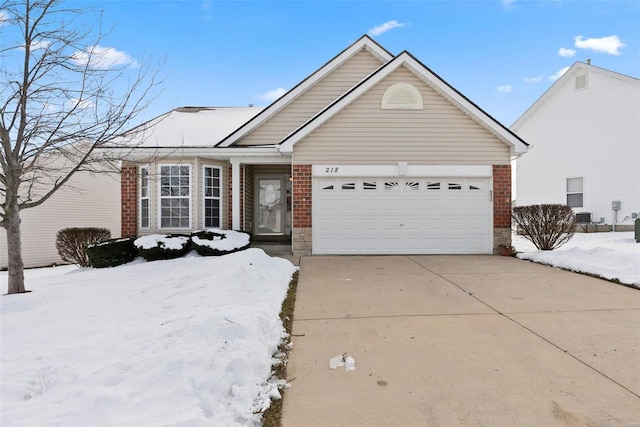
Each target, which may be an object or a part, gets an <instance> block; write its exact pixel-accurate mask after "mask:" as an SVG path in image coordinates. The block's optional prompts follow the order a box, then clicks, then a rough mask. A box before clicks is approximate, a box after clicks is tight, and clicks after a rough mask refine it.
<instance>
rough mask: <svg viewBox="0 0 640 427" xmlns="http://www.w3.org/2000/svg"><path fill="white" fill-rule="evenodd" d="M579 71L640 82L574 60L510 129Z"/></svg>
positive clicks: (633, 78) (526, 118) (547, 99)
mask: <svg viewBox="0 0 640 427" xmlns="http://www.w3.org/2000/svg"><path fill="white" fill-rule="evenodd" d="M580 71H588V72H595V73H598V74H601V75H603V76H607V77H609V78H612V79H617V80H622V81H626V82H629V83H632V84H636V85H637V84H640V79H637V78H635V77H631V76H627V75H625V74H620V73H616V72H615V71H611V70H607V69H605V68H601V67H596V66H595V65H591V64H587V63H584V62H580V61H577V62H575V63H574V64H573V65H572V66H571V67H570V68H569V69H568V70H567V71H566V72H565V73H564V74H563V75H562V76H561V77H560V78H559V79H558V80H556V81H555V82H554V83H553V84H552V85H551V86H550V87H549V89H547V90H546V91H545V92H544V93H543V94H542V96H541V97H540V98H538V100H537V101H536V102H534V103H533V105H531V106H530V107H529V108H528V109H527V111H525V112H524V113H523V114H522V115H521V116H520V117H519V118H518V120H516V121H515V122H514V123H513V124H512V125H511V129H513V130H514V131H515V130H517V129H518V128H520V126H521V125H522V124H523V123H524V122H525V121H527V120H528V119H529V117H531V115H532V114H533V113H535V112H536V111H537V110H538V109H539V108H540V107H542V106H543V105H544V104H545V103H546V102H547V101H549V99H551V98H552V97H553V95H554V94H555V93H556V92H557V91H558V90H559V89H560V88H561V87H562V86H564V85H565V84H567V83H568V82H570V81H572V79H573V77H574V76H575V75H576V74H578V72H580Z"/></svg>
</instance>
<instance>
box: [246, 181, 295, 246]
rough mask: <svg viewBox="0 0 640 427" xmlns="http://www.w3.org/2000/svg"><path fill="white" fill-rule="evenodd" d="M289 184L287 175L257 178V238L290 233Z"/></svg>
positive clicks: (255, 231)
mask: <svg viewBox="0 0 640 427" xmlns="http://www.w3.org/2000/svg"><path fill="white" fill-rule="evenodd" d="M288 188H289V183H288V180H287V179H286V176H285V175H269V176H256V193H255V194H256V195H257V197H256V206H255V216H256V218H255V230H254V233H255V234H256V235H257V236H282V235H285V234H288V233H289V230H290V219H289V211H290V209H289V208H288V197H287V195H288Z"/></svg>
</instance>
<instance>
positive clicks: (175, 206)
mask: <svg viewBox="0 0 640 427" xmlns="http://www.w3.org/2000/svg"><path fill="white" fill-rule="evenodd" d="M190 175H191V166H189V165H170V166H160V228H190V226H191V215H190V206H191V191H190V189H191V182H190Z"/></svg>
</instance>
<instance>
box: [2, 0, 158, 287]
mask: <svg viewBox="0 0 640 427" xmlns="http://www.w3.org/2000/svg"><path fill="white" fill-rule="evenodd" d="M87 12H88V10H86V9H84V10H76V9H67V8H64V7H63V6H62V2H61V0H5V1H2V0H0V33H1V37H0V40H1V43H2V45H1V46H0V64H1V65H0V76H1V77H0V143H1V144H2V147H1V149H0V152H1V153H2V155H1V156H0V202H1V203H0V226H2V227H3V228H4V229H5V230H6V235H7V248H8V252H9V259H8V261H9V262H8V268H9V286H8V292H9V293H10V294H12V293H21V292H25V287H24V274H23V267H24V266H23V262H22V249H21V247H22V245H21V237H20V222H21V221H20V211H22V210H23V209H29V208H33V207H36V206H39V205H41V204H42V203H44V202H45V201H46V200H47V199H49V198H50V197H51V196H52V195H53V194H54V193H55V192H56V191H58V190H59V189H60V188H61V187H62V186H63V185H65V183H67V181H68V180H69V179H70V178H71V177H72V176H73V175H74V174H75V173H77V172H81V171H89V172H96V171H98V170H104V169H105V167H104V165H105V162H106V163H109V162H113V161H114V160H116V159H113V158H107V156H106V155H105V154H100V152H101V150H98V149H99V148H101V147H104V146H105V145H106V144H108V143H109V141H110V140H112V139H113V137H114V136H116V135H118V134H120V133H121V132H122V131H123V130H124V128H125V127H126V126H129V125H130V122H131V120H132V119H134V118H135V117H136V116H137V115H138V114H139V113H140V112H141V111H142V110H144V108H146V107H147V106H148V104H149V102H150V99H151V94H152V90H153V89H154V88H156V87H157V85H158V84H159V82H158V80H157V71H152V70H151V67H150V66H149V61H148V60H144V61H142V62H141V63H140V62H137V61H135V60H133V59H131V58H129V57H128V55H126V54H124V53H123V52H119V51H117V50H115V49H113V48H107V47H103V46H102V45H101V44H100V42H101V41H103V38H104V35H103V33H102V30H101V29H100V25H99V24H100V18H99V17H96V20H95V22H93V24H94V25H90V26H89V27H86V26H84V25H83V24H82V21H83V19H86V16H87V15H86V13H87ZM81 18H82V19H81ZM9 40H11V41H9ZM88 41H91V42H90V43H88ZM130 136H131V137H134V136H133V135H131V134H130ZM119 141H120V143H126V141H124V140H123V139H122V138H120V139H119ZM114 151H115V150H114ZM104 152H106V151H104ZM104 152H102V153H104ZM120 152H122V151H120Z"/></svg>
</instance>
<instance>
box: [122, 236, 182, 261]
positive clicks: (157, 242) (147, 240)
mask: <svg viewBox="0 0 640 427" xmlns="http://www.w3.org/2000/svg"><path fill="white" fill-rule="evenodd" d="M190 243H191V241H190V240H189V236H186V235H183V234H150V235H148V236H142V237H138V238H137V239H136V240H135V241H134V242H133V245H134V246H135V248H136V250H137V251H138V253H139V254H140V255H142V257H144V259H146V260H147V261H155V260H159V259H173V258H180V257H181V256H183V255H184V254H186V253H187V251H189V249H190Z"/></svg>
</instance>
